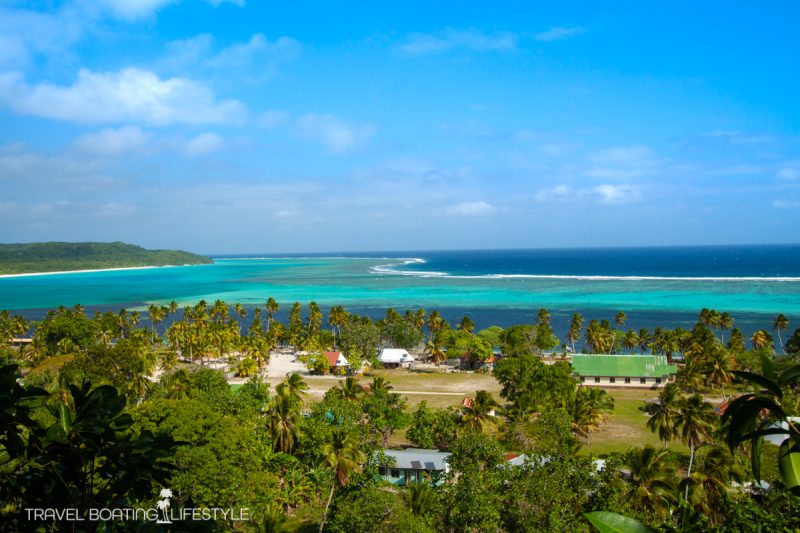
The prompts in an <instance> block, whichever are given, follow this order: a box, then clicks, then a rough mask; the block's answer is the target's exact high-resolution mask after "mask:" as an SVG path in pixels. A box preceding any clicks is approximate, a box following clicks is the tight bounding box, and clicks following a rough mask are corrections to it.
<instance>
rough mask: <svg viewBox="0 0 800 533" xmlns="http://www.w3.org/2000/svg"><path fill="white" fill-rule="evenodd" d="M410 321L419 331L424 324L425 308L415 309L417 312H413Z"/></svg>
mask: <svg viewBox="0 0 800 533" xmlns="http://www.w3.org/2000/svg"><path fill="white" fill-rule="evenodd" d="M412 323H413V324H414V327H415V328H416V329H418V330H419V331H422V328H423V327H424V326H425V310H424V309H417V312H416V313H414V317H413V319H412Z"/></svg>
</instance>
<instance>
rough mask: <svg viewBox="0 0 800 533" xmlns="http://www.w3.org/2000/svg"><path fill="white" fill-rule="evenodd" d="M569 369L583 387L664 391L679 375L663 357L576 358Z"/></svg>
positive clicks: (586, 356) (592, 356)
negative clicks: (663, 388)
mask: <svg viewBox="0 0 800 533" xmlns="http://www.w3.org/2000/svg"><path fill="white" fill-rule="evenodd" d="M572 369H573V371H574V373H575V375H576V376H578V378H579V379H580V381H581V383H582V384H583V385H587V386H596V387H629V388H648V389H658V388H661V387H664V386H665V385H666V384H667V383H668V382H669V381H670V380H672V379H673V376H674V375H675V374H676V373H677V371H678V368H677V367H676V366H675V365H671V364H669V363H668V362H667V358H666V357H665V356H663V355H589V354H575V355H573V356H572Z"/></svg>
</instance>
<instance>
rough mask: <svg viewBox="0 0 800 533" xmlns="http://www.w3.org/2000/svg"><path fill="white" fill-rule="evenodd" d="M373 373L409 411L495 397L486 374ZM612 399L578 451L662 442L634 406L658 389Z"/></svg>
mask: <svg viewBox="0 0 800 533" xmlns="http://www.w3.org/2000/svg"><path fill="white" fill-rule="evenodd" d="M373 376H380V377H383V378H384V379H385V380H386V381H388V382H389V384H390V385H391V386H392V387H394V391H395V392H398V393H400V394H403V395H405V397H406V399H407V405H408V410H409V411H412V410H414V409H415V408H416V407H417V405H419V404H420V402H422V401H425V402H427V405H428V406H429V407H435V408H444V407H449V406H458V405H460V404H461V400H462V399H463V397H464V396H474V395H475V391H477V390H486V391H489V392H490V393H492V395H493V396H494V397H495V398H496V399H497V400H498V401H502V399H501V398H500V384H499V383H498V382H497V380H496V379H495V378H494V376H492V375H491V374H483V373H473V372H424V371H414V370H406V369H396V370H372V371H370V372H369V373H367V374H366V375H365V376H363V377H362V378H360V381H361V382H362V383H364V384H367V383H369V382H371V381H372V377H373ZM304 377H305V378H306V382H307V383H308V385H309V396H310V397H309V399H310V400H312V399H314V398H319V397H321V396H322V395H323V394H325V392H326V391H327V390H328V389H330V388H331V387H337V386H339V383H340V382H342V381H343V380H344V378H341V377H335V376H304ZM267 381H268V382H269V383H270V386H271V387H273V388H274V387H275V386H276V385H277V384H278V383H280V382H281V381H282V378H280V377H277V376H275V377H273V376H269V377H268V378H267ZM607 392H608V393H609V394H610V395H611V396H612V397H613V398H614V412H613V413H611V414H610V415H608V419H607V421H606V423H605V424H603V426H602V427H601V428H600V431H596V432H593V433H592V434H591V438H590V442H589V444H588V445H584V447H583V452H584V453H591V454H593V455H604V454H607V453H609V452H625V451H627V450H628V449H629V448H631V447H632V446H644V445H647V444H651V445H653V446H656V447H658V446H663V444H662V443H661V442H660V441H659V440H658V436H657V435H656V434H654V433H652V432H650V430H648V429H647V425H646V424H647V415H645V414H644V413H643V412H642V411H641V410H640V408H641V407H642V406H643V405H644V403H645V401H647V400H648V399H651V398H656V397H658V392H659V391H655V390H650V389H607ZM404 433H405V432H404V431H401V432H398V433H397V434H396V435H395V436H394V437H393V438H392V444H393V445H403V444H410V443H409V442H408V441H407V440H406V439H405V438H404ZM670 447H671V448H674V449H676V450H680V451H688V449H686V447H685V446H683V445H682V444H681V443H680V442H672V443H670Z"/></svg>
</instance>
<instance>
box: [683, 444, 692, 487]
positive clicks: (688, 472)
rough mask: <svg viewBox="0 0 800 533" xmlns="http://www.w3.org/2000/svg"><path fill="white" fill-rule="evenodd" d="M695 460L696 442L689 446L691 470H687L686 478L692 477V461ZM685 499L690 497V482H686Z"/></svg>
mask: <svg viewBox="0 0 800 533" xmlns="http://www.w3.org/2000/svg"><path fill="white" fill-rule="evenodd" d="M693 462H694V444H693V445H691V446H690V447H689V470H688V471H687V472H686V479H687V480H688V479H689V478H690V477H692V463H693ZM683 499H684V500H688V499H689V483H688V481H687V483H686V492H685V493H684V495H683Z"/></svg>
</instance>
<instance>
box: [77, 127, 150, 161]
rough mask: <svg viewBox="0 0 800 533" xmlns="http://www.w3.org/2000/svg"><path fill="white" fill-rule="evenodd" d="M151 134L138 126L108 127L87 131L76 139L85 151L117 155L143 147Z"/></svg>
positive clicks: (78, 145)
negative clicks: (95, 131) (96, 130)
mask: <svg viewBox="0 0 800 533" xmlns="http://www.w3.org/2000/svg"><path fill="white" fill-rule="evenodd" d="M148 138H149V135H148V134H147V133H145V132H144V131H142V130H141V129H140V128H138V127H136V126H125V127H123V128H118V129H113V128H106V129H104V130H101V131H99V132H97V133H87V134H86V135H82V136H80V137H78V138H77V139H76V140H75V146H76V147H77V148H78V149H80V150H82V151H84V152H90V153H94V154H100V155H117V154H124V153H126V152H131V151H133V150H136V149H137V148H141V147H142V146H144V145H145V144H146V143H147V141H148Z"/></svg>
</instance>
